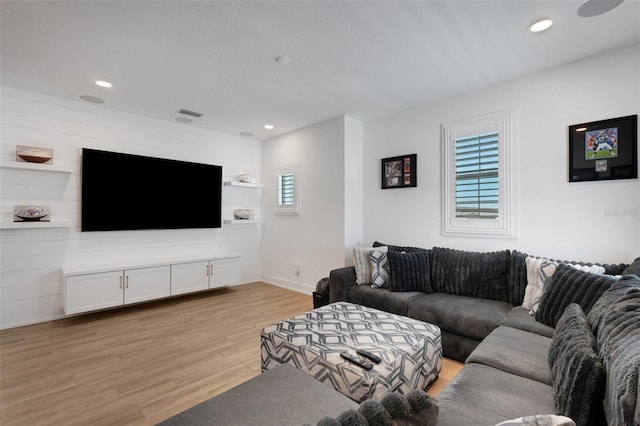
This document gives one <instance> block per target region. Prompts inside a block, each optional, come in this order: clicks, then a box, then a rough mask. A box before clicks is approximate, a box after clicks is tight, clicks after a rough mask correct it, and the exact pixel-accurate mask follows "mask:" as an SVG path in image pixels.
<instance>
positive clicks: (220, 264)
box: [209, 257, 241, 288]
mask: <svg viewBox="0 0 640 426" xmlns="http://www.w3.org/2000/svg"><path fill="white" fill-rule="evenodd" d="M240 271H241V269H240V258H239V257H235V258H232V259H218V260H212V261H211V274H210V275H211V276H210V277H209V288H216V287H224V286H226V285H229V284H237V283H239V282H240Z"/></svg>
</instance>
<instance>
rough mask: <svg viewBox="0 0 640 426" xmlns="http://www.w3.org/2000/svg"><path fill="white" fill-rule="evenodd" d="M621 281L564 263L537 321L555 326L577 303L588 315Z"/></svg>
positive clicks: (542, 304)
mask: <svg viewBox="0 0 640 426" xmlns="http://www.w3.org/2000/svg"><path fill="white" fill-rule="evenodd" d="M616 281H617V280H616V278H614V277H612V276H610V275H598V274H592V273H590V272H584V271H579V270H577V269H574V268H573V267H572V266H571V265H568V264H564V263H562V264H560V265H558V268H557V269H556V272H555V273H554V274H553V278H552V279H551V282H550V283H549V285H548V286H547V288H546V289H545V290H544V293H543V294H542V300H541V301H540V308H539V309H538V311H537V312H536V315H535V317H536V320H538V321H540V322H542V323H544V324H547V325H549V326H551V327H555V326H556V324H557V323H558V320H559V319H560V316H562V313H563V312H564V310H565V308H566V307H567V306H569V305H570V304H571V303H577V304H579V305H580V307H581V308H582V310H583V311H584V312H585V313H586V314H588V313H589V311H590V310H591V307H592V306H593V304H594V303H595V302H596V300H598V298H599V297H600V296H601V295H602V293H604V292H605V291H606V290H607V289H608V288H609V287H611V285H612V284H613V283H615V282H616Z"/></svg>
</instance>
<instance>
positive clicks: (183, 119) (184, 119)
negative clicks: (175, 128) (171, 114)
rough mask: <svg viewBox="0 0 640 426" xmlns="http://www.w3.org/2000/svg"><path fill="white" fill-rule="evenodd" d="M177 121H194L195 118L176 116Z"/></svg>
mask: <svg viewBox="0 0 640 426" xmlns="http://www.w3.org/2000/svg"><path fill="white" fill-rule="evenodd" d="M176 121H177V122H178V123H183V124H189V123H193V120H192V119H190V118H187V117H176Z"/></svg>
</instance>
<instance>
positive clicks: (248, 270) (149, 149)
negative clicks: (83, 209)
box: [0, 87, 261, 328]
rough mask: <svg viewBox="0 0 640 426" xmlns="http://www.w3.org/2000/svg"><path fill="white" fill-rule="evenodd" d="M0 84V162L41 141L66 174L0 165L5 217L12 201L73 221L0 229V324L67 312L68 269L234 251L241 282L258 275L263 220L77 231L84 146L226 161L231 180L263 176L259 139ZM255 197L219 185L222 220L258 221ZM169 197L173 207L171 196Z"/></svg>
mask: <svg viewBox="0 0 640 426" xmlns="http://www.w3.org/2000/svg"><path fill="white" fill-rule="evenodd" d="M1 89H2V93H1V95H2V104H1V110H0V113H1V116H0V119H1V132H2V133H1V151H0V159H1V160H2V163H3V164H5V163H7V162H13V161H15V148H16V145H28V146H38V147H46V148H52V149H53V151H54V164H55V165H59V166H64V167H68V168H70V169H71V170H72V172H71V173H52V172H45V171H30V170H15V169H7V168H2V169H1V175H0V200H1V205H0V220H1V221H2V222H11V221H12V211H13V207H14V206H15V205H23V204H25V205H26V204H28V205H48V206H50V207H51V212H52V213H51V220H52V221H55V220H65V221H69V222H70V223H71V226H70V227H67V228H38V229H2V230H1V231H0V249H1V252H0V257H1V263H0V328H8V327H14V326H19V325H24V324H30V323H35V322H41V321H46V320H49V319H54V318H60V317H62V316H64V312H63V310H62V288H63V286H62V268H63V267H65V266H71V265H74V266H75V265H85V264H100V263H101V262H118V261H119V260H120V259H122V260H126V261H128V262H130V261H132V260H136V259H139V260H141V261H144V260H145V259H152V258H154V257H156V256H158V257H163V258H166V257H172V256H174V255H175V256H176V257H185V256H189V255H191V254H193V255H197V256H200V255H203V254H205V255H215V254H220V253H227V252H233V253H238V254H240V255H241V256H242V282H251V281H255V280H258V279H259V277H260V225H259V224H244V225H223V228H221V229H206V230H203V229H185V230H157V231H155V230H153V231H119V232H92V233H81V232H80V183H81V176H80V164H81V163H80V161H81V151H82V148H83V147H87V148H95V149H103V150H108V151H117V152H126V153H131V154H138V155H147V156H155V157H162V158H170V159H176V160H184V161H193V162H201V163H208V164H217V165H222V166H223V178H224V180H229V179H231V178H232V177H233V176H234V175H235V174H236V173H237V172H238V171H240V170H244V171H247V172H249V173H251V174H252V175H254V176H260V174H261V165H260V164H261V146H260V142H259V141H257V140H252V139H247V138H241V137H236V136H233V135H227V134H222V133H217V132H212V131H206V130H202V129H198V128H195V127H191V126H188V125H182V124H178V123H173V122H169V121H161V120H155V119H150V118H147V117H142V116H138V115H133V114H128V113H123V112H118V111H115V110H111V109H109V108H106V107H104V106H99V105H92V104H87V103H84V102H81V101H77V102H76V101H70V100H65V99H60V98H54V97H49V96H44V95H41V94H36V93H32V92H26V91H22V90H16V89H13V88H9V87H2V88H1ZM42 167H43V169H44V168H45V167H47V166H46V165H43V166H42ZM115 172H116V171H114V173H115ZM108 178H109V177H108V176H105V179H108ZM260 197H261V195H260V191H259V190H255V189H246V188H232V187H224V188H223V216H224V217H230V216H231V215H232V211H233V209H234V208H241V207H249V208H255V209H256V210H257V212H256V215H257V216H258V218H259V210H258V209H259V207H260ZM166 202H167V203H171V198H170V196H168V197H167V200H166ZM197 205H198V200H197V199H194V200H193V206H185V208H190V207H197Z"/></svg>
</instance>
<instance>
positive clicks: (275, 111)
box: [0, 0, 640, 139]
mask: <svg viewBox="0 0 640 426" xmlns="http://www.w3.org/2000/svg"><path fill="white" fill-rule="evenodd" d="M582 3H583V0H581V1H572V0H562V1H524V0H509V1H508V0H503V1H458V0H448V1H289V2H285V1H260V2H258V1H43V2H40V1H6V0H2V2H1V4H0V14H1V21H0V31H1V33H0V35H1V55H2V56H1V75H0V78H1V79H0V82H1V83H2V85H5V86H10V87H15V88H19V89H25V90H30V91H34V92H40V93H44V94H48V95H53V96H58V97H62V98H68V99H75V100H78V97H79V96H80V95H93V96H97V97H99V98H102V99H104V100H105V103H104V104H103V107H104V108H113V109H117V110H120V111H126V112H131V113H137V114H142V115H146V116H150V117H156V118H159V119H164V120H171V121H173V120H174V119H175V118H176V117H178V116H179V114H177V111H178V109H180V108H187V109H191V110H196V111H199V112H202V113H204V116H203V117H202V118H199V119H194V123H193V124H187V125H189V126H198V127H202V128H207V129H212V130H217V131H221V132H225V133H230V134H236V135H237V134H238V133H240V132H251V133H253V134H254V135H255V136H254V137H256V138H259V139H268V138H270V137H273V136H276V135H279V134H282V133H286V132H290V131H292V130H295V129H298V128H301V127H304V126H307V125H310V124H313V123H317V122H320V121H323V120H326V119H329V118H333V117H336V116H339V115H342V114H347V115H350V116H352V117H354V118H357V119H360V120H364V121H366V120H368V119H371V118H373V117H376V116H380V115H384V114H387V113H389V112H393V111H397V110H401V109H405V108H409V107H412V106H415V105H419V104H424V103H428V102H432V101H434V100H437V99H441V98H445V97H450V96H453V95H456V94H459V93H462V92H465V91H469V90H472V89H475V88H480V87H485V86H488V85H491V84H494V83H497V82H500V81H504V80H507V79H512V78H515V77H518V76H521V75H525V74H529V73H533V72H536V71H539V70H542V69H545V68H549V67H552V66H555V65H558V64H562V63H566V62H570V61H574V60H576V59H578V58H582V57H585V56H589V55H593V54H596V53H599V52H603V51H606V50H609V49H613V48H616V47H619V46H624V45H629V44H633V43H637V42H640V2H639V1H638V0H626V1H624V2H623V3H622V4H621V5H620V6H619V7H617V8H616V9H614V10H612V11H610V12H608V13H606V14H604V15H600V16H597V17H592V18H580V17H579V16H578V15H577V13H576V11H577V9H578V7H579V6H580V5H581V4H582ZM543 17H549V18H551V19H553V20H554V22H555V25H554V26H553V27H552V29H551V30H550V31H548V32H546V33H541V34H532V33H529V32H528V31H527V26H528V25H529V24H531V23H532V22H533V21H534V20H536V19H538V18H543ZM280 55H285V56H288V57H290V58H291V62H290V63H289V64H286V65H280V64H278V63H276V62H275V58H276V57H277V56H280ZM603 66H615V64H603ZM96 79H102V80H107V81H110V82H112V83H113V87H112V88H111V89H105V88H100V87H97V86H96V85H95V84H94V80H96ZM265 123H272V124H273V125H274V126H275V129H274V130H270V131H269V130H265V129H264V128H263V125H264V124H265Z"/></svg>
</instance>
